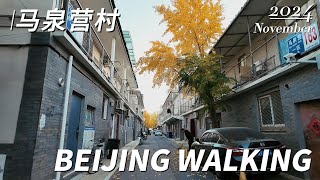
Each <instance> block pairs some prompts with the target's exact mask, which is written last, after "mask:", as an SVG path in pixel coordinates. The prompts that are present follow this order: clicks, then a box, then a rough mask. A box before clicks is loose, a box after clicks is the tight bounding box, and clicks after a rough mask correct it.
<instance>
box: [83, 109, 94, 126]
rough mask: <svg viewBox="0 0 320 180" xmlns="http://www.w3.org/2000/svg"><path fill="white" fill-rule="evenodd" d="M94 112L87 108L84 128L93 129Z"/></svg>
mask: <svg viewBox="0 0 320 180" xmlns="http://www.w3.org/2000/svg"><path fill="white" fill-rule="evenodd" d="M94 110H95V108H94V107H91V106H87V111H86V119H85V122H84V126H85V127H94Z"/></svg>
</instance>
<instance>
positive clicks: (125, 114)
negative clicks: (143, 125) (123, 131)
mask: <svg viewBox="0 0 320 180" xmlns="http://www.w3.org/2000/svg"><path fill="white" fill-rule="evenodd" d="M124 116H125V117H129V110H128V109H127V110H125V111H124Z"/></svg>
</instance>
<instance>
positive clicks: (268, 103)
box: [258, 90, 284, 130]
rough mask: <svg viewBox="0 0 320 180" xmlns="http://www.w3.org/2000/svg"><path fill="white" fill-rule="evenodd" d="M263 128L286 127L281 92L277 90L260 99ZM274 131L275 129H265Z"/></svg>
mask: <svg viewBox="0 0 320 180" xmlns="http://www.w3.org/2000/svg"><path fill="white" fill-rule="evenodd" d="M258 102H259V111H260V123H261V127H262V128H265V127H281V126H284V120H283V111H282V104H281V96H280V91H279V90H275V91H272V92H269V93H268V94H266V95H264V96H261V97H259V98H258ZM264 130H273V129H264Z"/></svg>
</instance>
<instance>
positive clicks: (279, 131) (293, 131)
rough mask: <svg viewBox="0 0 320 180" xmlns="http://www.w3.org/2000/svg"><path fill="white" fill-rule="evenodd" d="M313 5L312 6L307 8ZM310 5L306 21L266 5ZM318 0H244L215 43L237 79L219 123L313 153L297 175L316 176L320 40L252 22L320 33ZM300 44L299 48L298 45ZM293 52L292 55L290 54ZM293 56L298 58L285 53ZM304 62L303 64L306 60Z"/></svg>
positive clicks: (228, 70)
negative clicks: (308, 41)
mask: <svg viewBox="0 0 320 180" xmlns="http://www.w3.org/2000/svg"><path fill="white" fill-rule="evenodd" d="M311 5H314V6H311ZM272 6H277V7H279V9H281V8H282V7H284V6H288V7H295V6H297V7H300V8H301V13H304V12H305V11H306V10H307V9H308V7H311V9H310V15H311V16H312V17H313V18H312V20H310V22H308V21H307V20H282V19H280V20H272V19H270V17H269V16H268V15H269V14H270V11H269V10H270V8H271V7H272ZM318 18H319V1H313V0H310V1H308V0H302V1H289V0H282V1H278V0H266V1H259V0H248V1H247V2H246V3H245V5H244V7H242V9H241V11H240V12H239V13H238V15H237V16H236V17H235V18H234V20H233V21H232V23H231V24H230V25H229V27H228V28H227V29H226V30H225V32H224V34H223V35H222V36H221V37H220V39H219V40H218V42H217V43H216V44H215V46H214V51H215V52H216V53H218V54H219V55H222V56H223V58H222V59H221V64H222V66H223V72H224V73H225V74H226V75H227V76H228V77H230V78H233V79H234V80H235V81H233V83H231V84H230V87H232V89H233V92H232V93H231V94H229V95H228V96H227V97H226V99H224V101H225V102H226V103H227V104H228V105H230V107H231V110H230V111H226V112H221V126H222V127H234V126H243V127H251V128H254V129H257V130H258V131H260V132H262V133H263V134H265V136H266V137H270V138H274V139H277V140H280V141H281V142H283V143H284V144H286V146H287V147H288V148H290V149H292V150H293V152H296V151H298V150H300V149H304V148H308V149H310V150H312V151H313V154H312V156H311V157H312V165H311V166H312V167H311V170H310V171H309V172H306V173H304V174H302V173H300V174H299V173H297V172H291V173H293V174H295V175H297V176H300V177H303V176H304V177H305V178H310V177H311V178H312V179H319V177H320V176H319V167H320V166H319V161H317V160H318V159H319V157H320V154H319V153H318V152H320V151H319V147H320V144H319V138H320V136H319V133H317V132H318V130H316V124H320V121H319V120H320V116H319V115H320V114H319V112H320V109H319V107H320V90H319V83H320V71H319V70H318V68H317V63H316V61H315V59H316V58H318V56H319V52H320V48H319V38H314V39H313V41H314V42H312V43H314V45H313V46H308V45H305V44H303V42H301V43H298V40H301V39H303V37H302V36H305V35H308V33H305V32H300V33H275V32H274V33H272V32H271V31H270V32H268V33H259V32H258V33H256V32H255V31H256V30H257V26H256V23H259V24H263V25H264V26H275V27H277V26H282V27H286V26H295V25H298V26H299V27H303V26H306V27H312V28H313V29H314V31H313V33H314V34H313V36H314V37H318V35H319V30H318V29H319V28H318V27H319V22H318ZM301 48H303V50H302V49H301ZM290 53H291V54H290ZM288 55H289V56H293V55H296V56H295V58H296V61H288V60H287V59H286V58H285V57H288ZM306 62H307V63H306Z"/></svg>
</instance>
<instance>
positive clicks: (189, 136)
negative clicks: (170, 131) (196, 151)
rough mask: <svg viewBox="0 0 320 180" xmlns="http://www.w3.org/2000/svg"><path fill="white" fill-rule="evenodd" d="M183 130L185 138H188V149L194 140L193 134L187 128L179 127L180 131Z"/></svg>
mask: <svg viewBox="0 0 320 180" xmlns="http://www.w3.org/2000/svg"><path fill="white" fill-rule="evenodd" d="M183 130H184V135H185V136H186V138H187V139H188V145H189V151H190V149H191V145H192V143H193V142H194V136H193V135H192V133H191V132H190V131H188V130H187V129H181V131H183Z"/></svg>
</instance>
